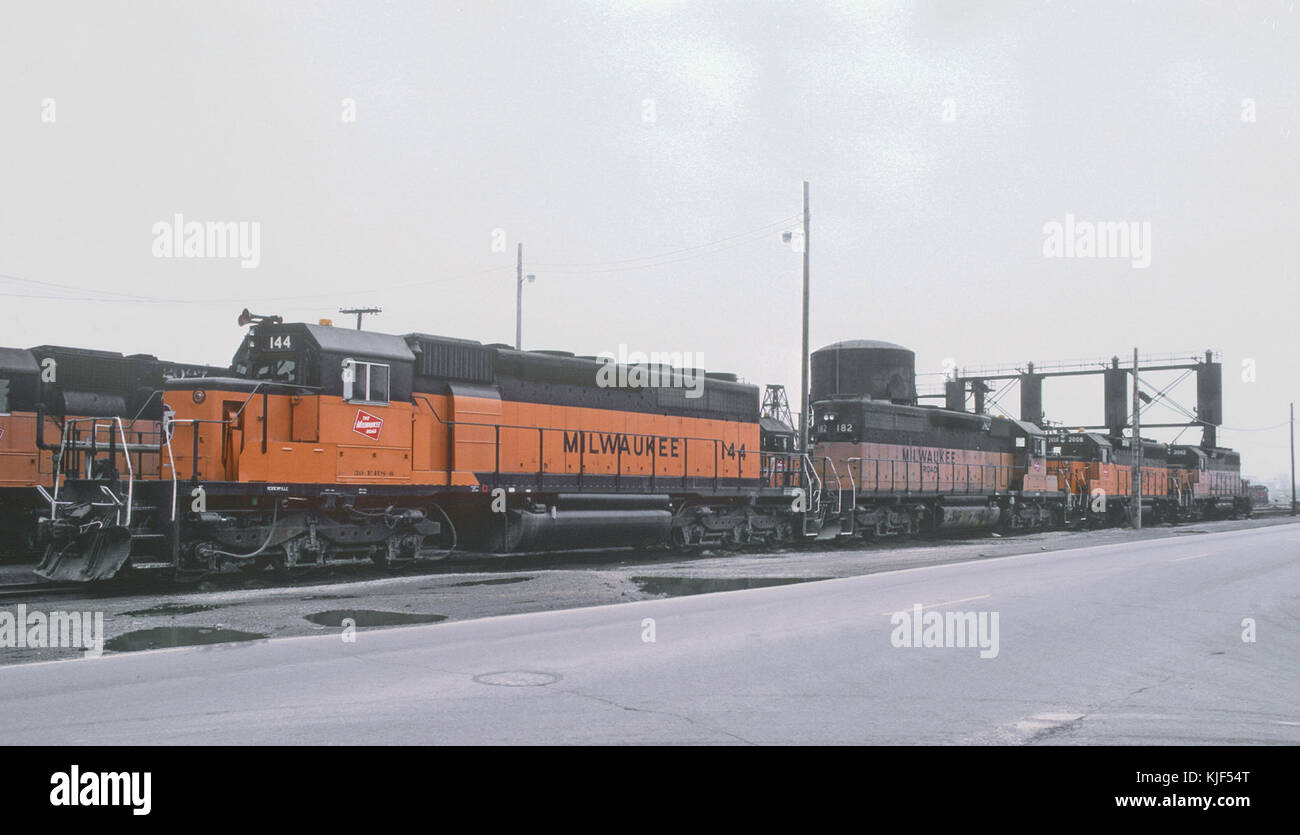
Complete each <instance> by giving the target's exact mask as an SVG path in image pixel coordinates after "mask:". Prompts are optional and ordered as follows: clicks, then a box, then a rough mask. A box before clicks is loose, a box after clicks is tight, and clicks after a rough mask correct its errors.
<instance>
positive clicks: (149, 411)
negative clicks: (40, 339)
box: [0, 345, 213, 558]
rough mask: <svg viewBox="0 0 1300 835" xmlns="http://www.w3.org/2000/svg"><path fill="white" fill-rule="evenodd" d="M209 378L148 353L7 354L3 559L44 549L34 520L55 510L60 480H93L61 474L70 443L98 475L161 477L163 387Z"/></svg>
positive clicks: (3, 357) (3, 362) (3, 367)
mask: <svg viewBox="0 0 1300 835" xmlns="http://www.w3.org/2000/svg"><path fill="white" fill-rule="evenodd" d="M212 371H213V369H212V368H210V367H207V366H200V365H187V364H182V363H174V362H167V361H164V360H159V359H158V358H157V357H154V356H152V355H148V354H134V355H130V356H125V355H123V354H120V353H115V352H111V351H96V350H89V349H85V348H67V347H62V346H55V345H42V346H39V347H36V348H32V349H19V348H0V554H2V555H4V556H6V557H9V558H15V557H20V556H24V555H25V554H27V553H30V552H31V550H33V549H34V548H36V547H37V544H38V543H37V519H38V517H39V516H40V514H42V513H46V514H48V513H49V512H50V501H51V500H52V499H53V497H52V495H51V494H50V491H52V490H54V489H55V483H56V480H57V479H56V477H57V476H59V475H63V474H65V473H66V474H68V475H73V476H86V475H92V473H90V472H88V471H81V470H75V469H69V468H67V467H66V466H61V465H66V464H68V463H69V459H61V458H60V452H61V447H63V445H64V444H65V443H66V444H67V445H68V447H70V448H77V449H82V450H85V451H91V450H94V451H95V454H94V455H92V456H91V457H92V458H93V460H94V461H95V462H96V463H95V466H96V468H97V471H96V473H94V474H103V475H109V474H112V473H126V472H131V473H133V474H136V475H138V476H142V477H153V478H157V476H158V473H159V465H160V454H161V446H160V434H159V433H160V429H161V420H162V416H163V405H162V401H161V399H160V398H159V397H158V393H159V389H160V388H161V386H162V383H163V380H164V379H165V378H166V377H168V376H181V375H204V374H210V373H212ZM115 419H116V420H120V421H121V426H120V427H119V426H118V425H117V424H116V423H114V420H115ZM60 470H62V471H63V472H60ZM41 490H44V491H45V494H44V495H42V493H41V492H40V491H41Z"/></svg>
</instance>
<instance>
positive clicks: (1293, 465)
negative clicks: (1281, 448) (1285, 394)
mask: <svg viewBox="0 0 1300 835" xmlns="http://www.w3.org/2000/svg"><path fill="white" fill-rule="evenodd" d="M1291 515H1292V516H1295V401H1294V400H1292V401H1291Z"/></svg>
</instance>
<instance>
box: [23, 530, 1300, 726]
mask: <svg viewBox="0 0 1300 835" xmlns="http://www.w3.org/2000/svg"><path fill="white" fill-rule="evenodd" d="M1298 590H1300V525H1278V526H1274V527H1267V528H1255V529H1244V530H1238V531H1231V532H1226V533H1214V534H1206V535H1199V536H1186V537H1177V538H1168V539H1156V540H1149V541H1135V542H1126V543H1121V544H1110V545H1102V546H1093V547H1086V548H1079V549H1074V550H1064V551H1056V552H1050V553H1039V554H1026V555H1022V556H1012V557H1003V558H997V559H986V560H980V561H975V562H966V563H954V564H947V565H937V566H931V567H926V568H916V569H909V570H903V571H895V572H888V573H880V574H872V575H867V576H862V577H852V578H846V579H837V580H827V581H821V582H809V583H803V584H797V585H786V586H780V587H771V588H763V589H754V590H749V591H740V592H729V593H723V594H708V595H699V596H692V597H678V598H670V599H661V600H650V601H642V602H637V603H629V604H623V605H617V606H602V607H596V608H587V609H575V610H567V611H554V612H541V613H532V614H524V615H510V616H504V617H496V618H485V619H482V620H473V621H461V622H450V623H444V624H436V625H429V626H414V627H407V628H402V629H390V630H379V631H366V630H362V631H360V632H358V633H356V635H355V638H356V640H355V641H354V642H345V641H344V640H342V639H341V636H339V635H329V636H313V637H304V638H287V639H277V640H270V641H263V642H256V643H246V644H237V645H223V646H212V647H206V648H186V649H174V650H160V651H153V652H140V653H128V654H121V655H110V656H106V657H104V658H100V659H88V660H77V661H70V662H54V663H44V664H30V665H21V666H11V667H6V668H2V669H0V743H4V744H18V743H53V744H60V743H70V744H113V743H116V744H123V743H131V744H148V743H190V744H217V743H234V744H238V743H271V744H295V743H377V744H401V743H597V744H601V743H722V744H743V743H967V742H970V743H1008V744H1024V743H1040V742H1041V743H1066V744H1074V743H1174V744H1181V743H1211V744H1214V743H1234V744H1235V743H1289V744H1295V743H1297V742H1300V703H1298V702H1297V701H1296V698H1295V694H1296V693H1300V668H1298V667H1297V666H1296V665H1295V663H1294V659H1295V658H1297V657H1300V631H1298V630H1296V629H1295V623H1296V622H1297V619H1300V591H1298ZM917 606H919V607H921V608H920V609H919V611H918V610H917V609H916V608H915V607H917ZM899 612H901V613H904V614H903V615H899V616H897V617H895V613H899ZM961 613H969V616H970V617H969V620H968V621H966V622H968V623H970V624H975V623H977V622H979V623H982V625H983V626H984V627H985V630H984V633H983V634H982V635H980V634H979V633H978V630H977V632H976V634H975V635H972V636H968V637H969V638H970V639H969V640H967V641H965V643H966V644H967V645H966V646H949V647H933V646H931V647H926V646H920V647H917V646H910V647H909V646H895V644H896V643H900V642H901V637H900V633H908V637H910V630H911V628H912V626H913V625H914V624H916V625H921V626H922V627H924V624H925V623H926V621H927V620H941V622H942V623H943V624H944V626H945V628H946V626H947V624H948V623H949V622H953V623H957V622H958V621H959V620H960V619H958V618H956V617H948V615H950V614H951V615H957V614H961ZM993 613H997V619H996V626H997V629H996V632H994V631H993V625H994V621H993V618H992V615H993ZM932 614H933V615H934V617H933V618H931V617H929V616H930V615H932ZM941 616H942V617H941ZM920 633H921V634H919V635H918V636H917V637H918V640H920V639H921V638H923V637H924V628H922V630H921V631H920ZM960 635H961V632H960V631H954V632H953V634H952V635H942V634H935V635H933V636H932V637H937V638H939V639H940V640H941V641H942V642H947V643H956V642H958V641H956V640H955V639H956V638H958V637H960ZM977 635H978V636H979V637H984V638H989V639H991V638H992V637H994V635H996V641H992V640H986V641H984V642H983V643H982V644H980V645H972V644H975V643H976V641H975V640H974V638H975V637H976V636H977ZM1243 636H1245V637H1247V638H1253V640H1243ZM651 637H653V639H654V640H653V641H650V640H648V639H649V638H651ZM981 646H982V647H983V651H981ZM982 655H985V656H990V657H981V656H982Z"/></svg>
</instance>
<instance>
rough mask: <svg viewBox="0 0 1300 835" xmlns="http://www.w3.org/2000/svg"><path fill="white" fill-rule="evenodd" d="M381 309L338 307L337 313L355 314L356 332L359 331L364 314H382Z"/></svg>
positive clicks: (382, 310)
mask: <svg viewBox="0 0 1300 835" xmlns="http://www.w3.org/2000/svg"><path fill="white" fill-rule="evenodd" d="M383 312H384V309H383V308H382V307H340V308H339V313H355V314H357V330H361V317H362V316H365V315H366V314H374V313H383Z"/></svg>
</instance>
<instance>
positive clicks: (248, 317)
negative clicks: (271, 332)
mask: <svg viewBox="0 0 1300 835" xmlns="http://www.w3.org/2000/svg"><path fill="white" fill-rule="evenodd" d="M283 321H284V320H283V319H281V318H280V317H279V316H259V315H258V314H256V313H250V312H249V311H248V308H244V310H243V312H241V313H240V314H239V326H240V327H241V328H242V327H243V326H244V325H248V324H260V323H262V322H266V323H267V324H270V325H276V324H279V323H280V322H283Z"/></svg>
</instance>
